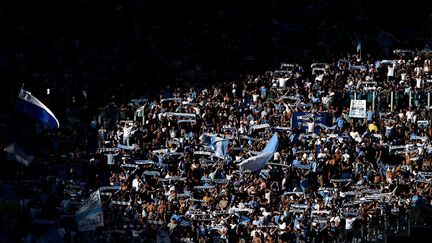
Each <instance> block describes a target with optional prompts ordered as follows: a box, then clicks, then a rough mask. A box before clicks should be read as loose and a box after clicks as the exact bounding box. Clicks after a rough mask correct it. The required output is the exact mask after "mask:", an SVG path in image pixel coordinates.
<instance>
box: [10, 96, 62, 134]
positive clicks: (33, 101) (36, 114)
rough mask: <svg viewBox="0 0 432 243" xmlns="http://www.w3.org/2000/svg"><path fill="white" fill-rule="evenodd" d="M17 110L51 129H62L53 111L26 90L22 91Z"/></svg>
mask: <svg viewBox="0 0 432 243" xmlns="http://www.w3.org/2000/svg"><path fill="white" fill-rule="evenodd" d="M16 109H17V110H18V111H20V112H22V113H24V114H26V115H28V116H30V117H31V118H33V119H35V120H38V121H40V122H42V123H43V124H45V125H46V126H47V127H48V128H49V129H56V128H59V127H60V123H59V121H58V120H57V118H56V117H55V115H54V114H53V113H52V111H51V110H50V109H48V107H46V106H45V105H44V104H43V103H42V102H40V101H39V100H38V99H37V98H36V97H34V96H33V95H32V94H30V93H29V92H28V91H26V90H24V89H21V92H20V94H19V95H18V101H17V104H16Z"/></svg>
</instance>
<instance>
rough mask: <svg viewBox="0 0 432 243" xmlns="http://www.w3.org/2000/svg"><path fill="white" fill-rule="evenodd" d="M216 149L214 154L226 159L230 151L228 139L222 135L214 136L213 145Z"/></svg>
mask: <svg viewBox="0 0 432 243" xmlns="http://www.w3.org/2000/svg"><path fill="white" fill-rule="evenodd" d="M211 147H213V149H214V153H215V154H214V156H215V157H218V158H221V159H225V158H226V156H227V153H228V139H224V138H221V137H212V145H211Z"/></svg>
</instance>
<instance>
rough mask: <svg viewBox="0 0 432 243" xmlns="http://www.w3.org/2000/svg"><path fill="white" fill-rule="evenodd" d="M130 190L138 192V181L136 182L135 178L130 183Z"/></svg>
mask: <svg viewBox="0 0 432 243" xmlns="http://www.w3.org/2000/svg"><path fill="white" fill-rule="evenodd" d="M132 188H134V189H135V191H138V188H139V181H138V179H137V178H135V179H133V181H132Z"/></svg>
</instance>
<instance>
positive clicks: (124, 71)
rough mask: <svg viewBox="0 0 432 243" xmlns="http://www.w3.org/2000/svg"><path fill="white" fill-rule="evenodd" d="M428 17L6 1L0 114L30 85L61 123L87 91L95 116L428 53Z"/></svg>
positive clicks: (363, 8)
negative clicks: (179, 91)
mask: <svg viewBox="0 0 432 243" xmlns="http://www.w3.org/2000/svg"><path fill="white" fill-rule="evenodd" d="M430 12H431V11H430V10H428V7H427V6H426V5H425V4H424V3H422V2H421V1H416V0H414V1H401V2H396V1H372V0H366V1H359V0H357V1H355V0H348V1H346V0H333V1H313V0H307V1H283V0H272V1H257V2H256V3H255V2H251V1H226V0H213V1H198V0H184V1H171V0H162V1H151V0H130V1H126V0H115V1H114V0H64V1H54V0H46V1H42V0H39V1H21V0H17V1H5V2H2V3H1V9H0V78H1V80H2V83H3V84H4V86H5V88H3V89H1V90H0V92H1V93H0V95H1V97H2V98H1V104H0V106H1V109H2V111H3V112H7V111H10V109H11V107H13V104H14V102H15V99H16V94H17V93H18V91H19V89H20V87H21V85H22V84H23V83H25V87H26V88H27V89H29V90H30V91H32V92H33V93H34V94H35V96H36V97H40V99H41V100H42V101H45V102H49V103H51V107H52V109H54V110H56V111H57V114H58V113H64V112H65V110H66V109H67V108H69V109H72V110H73V109H74V108H76V107H81V106H82V105H83V103H85V97H83V95H82V91H83V90H85V91H87V94H88V95H87V98H88V100H87V101H88V102H87V104H88V106H89V107H90V108H95V107H98V106H103V105H105V104H106V102H107V101H108V100H109V99H110V98H111V97H112V96H113V95H115V96H116V99H117V100H116V101H117V102H118V103H122V102H126V101H128V100H129V99H130V98H135V97H138V96H140V95H151V94H155V93H158V92H159V89H160V88H161V87H165V86H166V85H168V84H171V85H176V84H178V83H180V82H182V83H185V82H192V83H198V82H201V83H211V82H221V81H223V80H229V79H238V78H240V77H241V75H244V74H245V73H260V72H263V71H265V70H269V69H271V68H272V67H275V66H277V65H278V64H279V63H280V62H281V61H287V62H296V63H300V64H302V63H310V62H311V61H314V60H315V61H322V62H326V61H331V60H332V59H333V58H335V57H338V56H340V55H342V54H344V53H346V52H355V48H356V45H357V43H358V41H361V42H362V52H363V54H362V55H367V54H371V55H373V56H376V57H377V58H379V57H381V56H386V53H388V51H389V50H390V51H391V50H392V49H393V48H408V47H409V48H413V49H414V48H423V47H424V46H425V45H426V44H427V43H428V42H429V41H430V38H431V35H430V33H431V27H430V26H432V17H431V15H430ZM386 33H389V34H391V35H387V34H386ZM389 38H390V40H389ZM383 39H384V42H383ZM386 40H387V41H386ZM388 41H390V42H388ZM191 71H194V72H195V75H190V72H191ZM47 88H50V90H51V95H50V96H48V95H46V89H47ZM154 91H156V92H154Z"/></svg>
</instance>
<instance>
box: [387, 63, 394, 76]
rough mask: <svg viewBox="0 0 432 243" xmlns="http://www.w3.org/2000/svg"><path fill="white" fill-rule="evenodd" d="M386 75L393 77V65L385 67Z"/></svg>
mask: <svg viewBox="0 0 432 243" xmlns="http://www.w3.org/2000/svg"><path fill="white" fill-rule="evenodd" d="M387 76H389V77H393V76H394V66H393V65H389V66H388V67H387Z"/></svg>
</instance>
